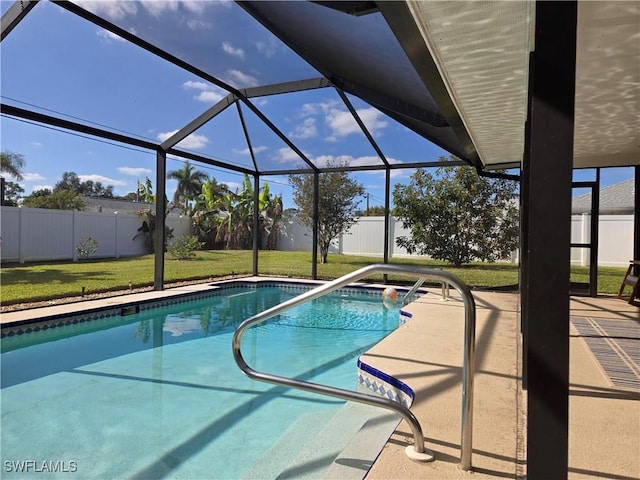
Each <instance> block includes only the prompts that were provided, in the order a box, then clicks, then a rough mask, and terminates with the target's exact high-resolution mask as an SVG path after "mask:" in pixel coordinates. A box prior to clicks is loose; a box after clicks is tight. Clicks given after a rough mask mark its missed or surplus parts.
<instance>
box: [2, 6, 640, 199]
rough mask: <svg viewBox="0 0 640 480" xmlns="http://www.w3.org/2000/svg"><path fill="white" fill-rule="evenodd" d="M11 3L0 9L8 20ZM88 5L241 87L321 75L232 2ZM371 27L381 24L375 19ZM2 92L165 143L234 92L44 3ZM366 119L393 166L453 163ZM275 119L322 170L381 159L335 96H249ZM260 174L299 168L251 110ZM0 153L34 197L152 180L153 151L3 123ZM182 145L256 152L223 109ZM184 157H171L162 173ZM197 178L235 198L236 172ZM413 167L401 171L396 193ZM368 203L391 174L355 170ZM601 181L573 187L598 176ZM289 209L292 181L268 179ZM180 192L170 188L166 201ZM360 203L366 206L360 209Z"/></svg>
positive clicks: (9, 55)
mask: <svg viewBox="0 0 640 480" xmlns="http://www.w3.org/2000/svg"><path fill="white" fill-rule="evenodd" d="M11 3H12V2H7V1H2V2H0V6H1V9H2V13H4V12H5V11H6V9H7V8H8V7H9V6H10V5H11ZM77 3H80V4H81V5H82V6H84V7H85V8H87V9H89V10H91V11H94V12H97V13H99V14H101V15H103V16H105V17H106V18H107V19H109V20H110V21H112V22H114V23H115V24H117V25H118V26H120V27H122V28H124V29H125V30H128V31H130V32H133V33H136V34H137V35H140V36H141V37H142V38H143V39H146V40H147V41H149V42H151V43H154V44H156V45H158V46H161V47H164V48H168V49H170V52H171V53H172V54H174V55H176V56H178V57H181V58H184V59H185V60H187V61H190V62H192V63H193V64H195V65H196V66H198V67H199V68H201V69H202V70H205V71H207V72H209V73H211V74H213V75H215V76H216V77H217V78H220V79H221V80H223V81H225V82H227V83H228V84H230V85H232V86H234V87H236V88H247V87H253V86H257V85H265V84H271V83H279V82H285V81H290V80H296V79H300V78H314V77H318V76H319V74H318V73H317V72H316V71H315V70H314V69H313V68H311V67H310V66H309V65H308V64H306V63H305V62H304V61H302V60H301V59H299V58H298V57H297V56H296V55H295V54H294V53H293V52H291V51H290V50H289V49H288V48H287V47H286V46H285V45H283V44H282V43H281V42H280V41H279V40H277V39H276V38H275V37H273V35H271V34H270V33H269V32H268V31H267V30H266V29H264V28H263V27H262V26H260V25H259V24H257V23H256V22H255V21H253V20H252V19H250V17H249V16H248V15H247V14H246V13H245V12H244V11H243V10H242V9H241V8H240V7H238V6H237V5H235V4H234V3H233V2H215V1H201V0H199V1H187V2H176V1H162V2H144V3H138V2H131V1H126V2H115V1H83V2H77ZM373 20H375V19H373ZM0 54H1V57H0V60H1V72H0V79H1V84H0V93H1V95H2V101H3V102H4V103H8V104H12V105H15V106H18V107H22V108H27V109H31V110H36V111H40V112H42V113H46V114H50V115H55V116H59V115H61V114H62V115H64V118H69V119H71V120H74V121H78V122H81V123H86V122H90V124H93V125H97V126H99V127H100V128H103V129H107V130H115V131H122V132H124V133H126V134H127V135H130V136H134V137H139V138H144V139H147V140H150V141H152V142H154V143H159V142H161V141H163V140H164V139H166V138H167V137H168V136H170V135H171V133H172V132H174V131H176V130H178V129H179V128H181V127H183V126H184V125H185V124H187V123H188V122H189V121H191V120H192V119H194V118H196V117H197V116H198V115H200V114H201V113H202V112H204V111H205V110H207V109H208V108H210V107H211V106H212V105H214V104H215V103H216V102H217V101H218V100H220V99H221V98H223V97H224V96H225V95H226V94H227V92H226V91H224V90H222V89H220V88H218V87H216V86H214V85H212V84H210V83H207V82H205V81H203V80H202V79H200V78H198V77H196V76H194V75H192V74H191V73H189V72H186V71H184V70H182V69H180V68H178V67H175V66H173V65H171V64H169V63H168V62H165V61H164V60H161V59H159V58H157V57H155V56H154V55H152V54H150V53H148V52H146V51H144V50H142V49H140V48H138V47H136V46H134V45H131V44H129V43H127V42H125V41H123V40H122V39H120V38H119V37H115V36H114V35H112V34H111V33H109V32H107V31H105V30H103V29H101V28H99V27H97V26H95V25H93V24H91V23H89V22H86V21H84V20H82V19H80V18H79V17H77V16H75V15H74V14H72V13H69V12H67V11H66V10H63V9H62V8H60V7H58V6H56V5H54V4H51V3H48V2H40V4H38V5H37V6H36V7H35V8H34V9H33V10H32V11H31V12H30V13H29V14H28V15H27V17H26V18H25V20H24V21H23V22H22V23H21V24H20V25H18V27H17V28H16V29H14V30H13V31H12V32H11V33H10V34H9V36H8V37H7V38H6V39H5V40H4V41H3V42H2V45H1V51H0ZM349 98H350V100H351V101H352V102H353V104H354V106H355V108H356V109H357V111H358V113H359V114H360V116H361V118H362V120H363V121H364V123H365V124H366V125H367V127H368V128H369V130H370V132H371V133H372V135H373V136H374V138H375V139H376V142H378V144H379V145H380V147H381V149H382V150H383V152H384V153H385V155H386V156H387V158H388V159H389V161H391V162H416V161H435V160H437V159H438V157H439V156H441V155H446V152H444V151H442V150H441V149H440V148H438V147H436V146H434V145H432V144H430V143H429V142H427V141H426V140H424V139H422V138H420V137H418V136H417V135H415V134H413V133H411V132H409V131H408V130H407V129H406V128H405V127H403V126H401V125H399V124H397V123H396V122H395V121H393V120H392V119H390V118H388V117H386V116H385V115H383V114H381V113H380V112H378V111H377V110H375V109H373V108H371V107H370V106H369V105H367V104H365V103H364V102H361V101H359V100H358V99H356V98H354V97H349ZM254 102H255V104H256V105H257V106H258V107H259V108H260V109H261V110H262V111H263V112H264V113H265V114H266V115H267V117H268V118H269V119H270V120H271V121H272V122H273V123H274V124H275V125H276V126H277V127H278V128H279V129H280V130H281V131H282V132H283V133H284V134H286V135H287V136H288V137H289V138H290V139H291V140H292V141H294V143H296V145H297V146H298V147H299V148H300V149H301V150H302V151H303V152H304V153H305V155H307V156H308V157H309V158H310V159H311V160H312V161H313V162H314V163H316V164H318V165H322V164H324V163H325V162H326V161H328V160H336V159H339V158H343V159H347V160H348V161H349V162H350V164H352V165H371V164H379V160H378V159H377V156H376V154H375V152H374V150H373V148H372V147H371V146H370V145H369V144H368V142H367V141H366V139H365V138H364V136H363V135H362V133H361V132H359V130H358V129H357V127H356V125H355V121H354V120H353V119H352V117H351V115H350V114H349V112H348V111H347V108H346V107H345V106H344V104H342V102H341V101H340V99H339V97H338V95H337V94H336V92H335V91H334V90H333V89H319V90H314V91H309V92H301V93H296V94H288V95H279V96H270V97H263V98H258V99H254ZM243 115H244V117H245V120H246V122H247V126H248V129H249V133H250V135H251V139H252V146H253V148H254V151H255V152H256V156H257V161H258V163H259V165H260V166H261V167H262V168H266V169H277V168H292V167H294V166H295V165H296V164H299V163H301V160H300V159H298V158H296V156H295V155H292V153H293V152H292V151H291V150H290V149H289V148H288V147H287V146H286V144H285V143H284V142H282V140H281V139H279V138H277V137H276V136H275V135H274V134H273V133H272V132H271V131H270V130H269V129H268V128H267V127H266V126H264V124H262V122H261V121H260V120H259V119H257V118H256V117H255V116H254V115H253V114H252V113H251V112H250V111H249V110H248V109H247V108H244V109H243ZM0 128H1V130H0V135H1V136H0V144H1V147H2V149H3V150H10V151H13V152H16V153H20V154H22V155H23V156H24V158H25V161H26V166H25V168H24V177H25V178H24V181H22V182H20V184H21V185H22V186H23V188H24V189H25V191H26V194H29V193H31V192H32V191H33V190H34V189H39V188H51V187H52V186H53V185H54V184H55V183H56V182H57V181H59V180H60V178H61V177H62V174H63V173H64V172H68V171H73V172H75V173H77V174H78V175H79V177H80V178H81V179H82V180H93V181H100V182H102V183H103V184H104V185H113V186H114V192H115V193H116V194H117V195H124V194H126V193H128V192H131V191H135V188H136V184H137V181H144V179H145V177H149V178H151V179H152V180H153V181H154V182H155V154H154V153H153V152H148V151H145V150H143V149H138V148H131V147H125V146H122V145H117V144H115V143H113V142H106V141H104V140H96V139H93V138H88V137H86V136H81V135H77V134H69V133H67V132H61V131H59V130H56V129H52V128H49V127H43V126H38V125H34V124H31V123H26V122H24V121H19V120H16V119H12V118H8V117H5V116H3V117H1V118H0ZM178 148H180V149H183V150H188V151H192V152H195V153H200V154H203V155H206V156H211V157H213V158H216V159H219V160H223V161H227V162H231V163H234V164H236V165H240V166H249V165H250V161H251V160H250V157H249V155H248V145H247V143H246V141H245V138H244V134H243V131H242V127H241V124H240V122H239V120H238V113H237V110H236V108H235V106H234V107H233V108H228V109H227V110H225V111H224V112H223V113H222V114H220V115H219V116H218V117H216V118H215V119H214V120H213V121H211V122H209V123H208V124H207V125H205V126H204V127H202V128H201V129H199V130H198V131H196V132H194V134H192V135H191V136H190V137H188V138H187V139H185V140H184V141H183V142H182V143H181V144H180V145H179V146H178ZM182 165H183V160H182V159H176V158H171V157H169V159H168V162H167V170H168V171H171V170H177V169H179V168H181V166H182ZM195 165H196V167H197V168H198V169H200V170H202V171H203V172H205V173H207V174H208V175H210V176H213V177H215V178H216V179H217V180H218V181H219V182H224V183H227V184H228V185H229V186H230V187H231V188H236V187H237V186H238V185H239V184H240V182H241V181H242V177H241V176H240V175H238V174H234V173H231V172H229V171H224V170H222V169H219V168H213V167H209V166H207V165H202V164H195ZM411 173H412V171H411V170H394V171H393V177H392V188H393V185H394V184H395V183H397V182H406V181H407V180H408V178H409V176H410V174H411ZM632 175H633V171H632V170H631V169H629V168H627V169H613V170H609V171H603V174H602V183H603V186H606V185H609V184H612V183H617V182H618V181H621V180H624V179H627V178H630V177H632ZM353 176H354V177H356V178H357V179H358V181H360V182H361V183H362V184H363V185H364V186H365V189H366V192H367V194H368V195H369V200H370V205H382V204H383V202H384V173H383V172H382V171H380V172H367V173H354V174H353ZM592 177H593V172H592V171H585V172H579V173H577V174H576V179H577V180H585V179H591V178H592ZM264 181H267V182H268V183H269V185H270V190H271V191H272V192H274V193H282V194H283V198H284V203H285V207H286V208H289V207H294V206H295V205H294V204H293V202H292V200H291V193H292V190H291V187H290V186H288V185H287V179H286V177H285V176H274V177H266V176H265V177H262V179H261V182H264ZM174 189H175V182H172V181H169V182H168V183H167V194H168V195H169V196H171V195H172V194H173V191H174ZM364 206H365V202H364V199H363V202H362V204H361V208H364Z"/></svg>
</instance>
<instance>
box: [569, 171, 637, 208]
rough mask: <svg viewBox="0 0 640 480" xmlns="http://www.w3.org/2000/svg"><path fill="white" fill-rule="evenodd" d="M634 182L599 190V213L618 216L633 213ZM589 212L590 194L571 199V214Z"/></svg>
mask: <svg viewBox="0 0 640 480" xmlns="http://www.w3.org/2000/svg"><path fill="white" fill-rule="evenodd" d="M634 195H635V181H634V179H633V178H630V179H629V180H625V181H624V182H620V183H616V184H615V185H610V186H608V187H605V188H603V189H601V190H600V213H601V214H606V215H620V214H631V213H633V205H634V198H635V197H634ZM589 212H591V193H587V194H585V195H580V196H579V197H576V198H574V199H573V202H572V206H571V213H574V214H576V213H589Z"/></svg>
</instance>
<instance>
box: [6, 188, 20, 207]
mask: <svg viewBox="0 0 640 480" xmlns="http://www.w3.org/2000/svg"><path fill="white" fill-rule="evenodd" d="M4 189H5V190H4V203H3V205H6V206H8V207H17V206H18V200H19V199H20V197H21V196H22V194H23V193H24V188H22V187H21V186H20V185H19V184H17V183H15V182H5V183H4Z"/></svg>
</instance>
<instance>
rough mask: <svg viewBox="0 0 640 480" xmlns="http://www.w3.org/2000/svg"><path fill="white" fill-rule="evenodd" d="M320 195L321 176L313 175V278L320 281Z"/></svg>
mask: <svg viewBox="0 0 640 480" xmlns="http://www.w3.org/2000/svg"><path fill="white" fill-rule="evenodd" d="M319 194H320V174H319V173H318V172H314V174H313V240H312V242H313V245H312V246H311V278H312V279H313V280H317V279H318V217H319V207H318V205H319V201H318V195H319Z"/></svg>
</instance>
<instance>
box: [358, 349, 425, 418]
mask: <svg viewBox="0 0 640 480" xmlns="http://www.w3.org/2000/svg"><path fill="white" fill-rule="evenodd" d="M358 384H359V385H360V386H361V387H362V388H364V389H366V390H368V391H370V392H373V393H375V394H376V395H378V396H381V397H384V398H387V399H389V400H393V401H395V402H398V403H400V404H402V405H404V406H405V407H406V408H409V407H411V404H412V403H413V399H414V397H415V393H414V392H413V389H412V388H411V387H409V385H407V384H406V383H404V382H402V381H400V380H398V379H397V378H395V377H393V376H391V375H389V374H388V373H385V372H383V371H382V370H378V369H377V368H375V367H372V366H371V365H369V364H367V363H365V362H363V361H362V360H361V359H358Z"/></svg>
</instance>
